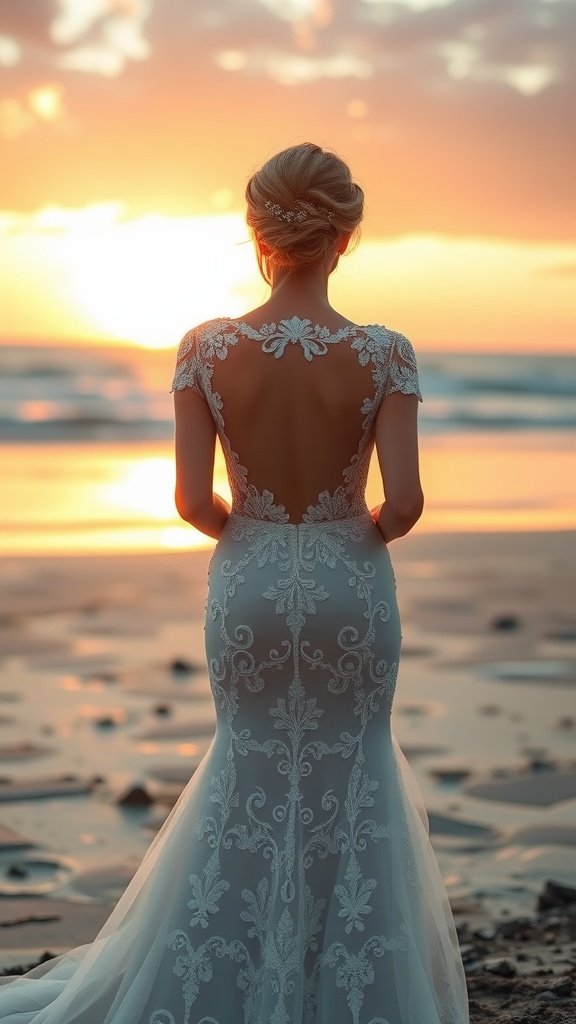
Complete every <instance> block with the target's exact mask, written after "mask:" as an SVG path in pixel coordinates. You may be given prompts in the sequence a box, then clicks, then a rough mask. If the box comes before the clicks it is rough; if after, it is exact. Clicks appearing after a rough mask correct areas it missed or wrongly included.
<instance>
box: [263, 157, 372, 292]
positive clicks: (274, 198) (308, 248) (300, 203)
mask: <svg viewBox="0 0 576 1024" xmlns="http://www.w3.org/2000/svg"><path fill="white" fill-rule="evenodd" d="M246 204H247V212H246V219H247V221H248V224H249V225H250V227H251V229H252V231H253V233H254V235H255V238H256V240H257V241H259V242H264V243H265V244H266V246H267V247H268V249H269V255H266V256H263V255H262V253H261V252H260V250H259V249H258V265H259V267H260V272H261V274H262V276H263V277H264V279H265V280H266V281H269V280H270V273H269V271H270V266H276V267H285V268H288V269H290V270H302V269H305V268H307V267H313V266H316V265H317V264H319V263H321V262H322V261H323V260H324V259H325V258H326V257H327V256H328V255H329V254H330V253H333V252H335V251H336V247H337V244H338V241H339V239H340V238H342V236H346V235H351V234H353V233H354V232H355V231H356V229H357V228H358V226H359V224H360V221H361V220H362V213H363V207H364V193H363V191H362V189H361V188H360V186H359V185H356V184H355V183H354V182H353V181H352V176H351V174H350V168H349V167H348V165H347V164H346V163H344V161H343V160H341V159H340V157H339V156H337V155H336V154H335V153H331V152H329V151H327V150H323V149H321V148H320V146H315V145H314V144H313V143H312V142H303V143H301V144H300V145H298V146H290V147H289V148H288V149H284V150H282V152H280V153H276V155H275V156H272V157H270V159H269V160H267V161H266V163H265V164H264V165H263V166H262V167H261V168H260V170H259V171H256V173H255V174H253V175H252V177H251V178H250V180H249V182H248V184H247V186H246ZM303 209H304V210H305V211H306V215H305V216H302V214H301V211H302V210H303ZM286 215H288V216H286Z"/></svg>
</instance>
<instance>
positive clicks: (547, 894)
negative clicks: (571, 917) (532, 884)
mask: <svg viewBox="0 0 576 1024" xmlns="http://www.w3.org/2000/svg"><path fill="white" fill-rule="evenodd" d="M574 903H576V889H575V888H574V887H573V886H571V885H562V883H561V882H554V881H548V882H546V883H545V885H544V888H543V890H542V892H541V893H540V894H539V896H538V902H537V908H538V910H548V909H549V908H552V907H560V908H562V909H564V908H565V907H567V906H568V905H569V904H574Z"/></svg>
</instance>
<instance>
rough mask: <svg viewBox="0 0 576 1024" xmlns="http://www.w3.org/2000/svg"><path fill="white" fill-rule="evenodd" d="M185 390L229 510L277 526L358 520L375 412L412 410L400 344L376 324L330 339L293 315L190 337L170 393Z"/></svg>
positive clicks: (222, 322) (409, 365)
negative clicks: (228, 495)
mask: <svg viewBox="0 0 576 1024" xmlns="http://www.w3.org/2000/svg"><path fill="white" fill-rule="evenodd" d="M320 357H321V358H320ZM183 388H191V389H192V390H193V391H196V392H197V393H198V394H200V395H201V396H202V397H203V398H204V399H205V401H206V402H207V403H208V406H209V408H210V411H211V413H212V416H213V418H214V421H215V424H216V428H217V431H218V436H219V438H220V442H221V445H222V449H223V452H224V456H225V459H226V466H227V472H228V477H229V482H230V488H231V491H232V499H233V509H234V511H235V512H236V513H239V514H241V515H244V516H248V517H250V518H254V519H259V520H266V521H271V522H277V523H287V522H302V521H303V522H310V523H313V522H325V521H332V520H335V519H344V518H349V517H352V516H355V515H358V514H360V513H361V512H362V511H363V510H365V508H366V505H365V500H364V491H365V487H366V479H367V475H368V467H369V463H370V457H371V454H372V449H373V447H374V422H375V418H376V413H377V411H378V408H379V406H380V403H381V401H382V400H383V399H384V398H385V397H386V396H388V395H390V394H392V393H393V392H395V391H399V392H402V394H406V395H409V394H413V395H417V396H418V398H419V400H420V401H421V400H422V396H421V394H420V388H419V382H418V371H417V365H416V357H415V354H414V349H413V348H412V345H411V343H410V342H409V341H408V339H407V338H405V337H404V336H403V335H402V334H398V333H397V332H395V331H391V330H389V329H388V328H386V327H383V326H381V325H378V324H371V325H368V326H357V325H349V326H345V327H343V328H341V329H340V330H338V331H335V332H331V331H330V330H329V329H328V328H327V327H324V326H320V325H318V324H316V325H312V323H311V322H310V320H306V319H300V318H299V317H297V316H294V317H292V318H291V319H284V320H281V321H280V322H279V323H278V324H276V323H270V324H264V325H263V326H262V327H260V328H259V329H256V328H254V327H252V326H250V325H249V324H247V323H244V322H242V321H237V320H231V319H227V318H220V319H216V320H210V321H208V322H207V323H204V324H201V325H199V326H197V327H195V328H193V329H192V330H190V331H188V332H187V333H186V334H185V335H184V337H183V338H182V340H181V342H180V345H179V349H178V355H177V362H176V369H175V374H174V379H173V382H172V389H171V390H172V391H174V390H181V389H183Z"/></svg>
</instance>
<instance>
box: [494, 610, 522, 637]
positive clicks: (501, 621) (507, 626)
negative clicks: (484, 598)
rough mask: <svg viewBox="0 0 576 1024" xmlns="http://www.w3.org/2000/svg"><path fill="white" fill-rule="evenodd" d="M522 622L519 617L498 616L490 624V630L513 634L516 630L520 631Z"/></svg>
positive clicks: (511, 615)
mask: <svg viewBox="0 0 576 1024" xmlns="http://www.w3.org/2000/svg"><path fill="white" fill-rule="evenodd" d="M520 626H521V622H520V619H519V618H518V616H517V615H513V614H510V615H496V617H495V618H493V619H492V621H491V623H490V629H494V630H496V631H497V632H499V633H511V632H512V631H513V630H515V629H520Z"/></svg>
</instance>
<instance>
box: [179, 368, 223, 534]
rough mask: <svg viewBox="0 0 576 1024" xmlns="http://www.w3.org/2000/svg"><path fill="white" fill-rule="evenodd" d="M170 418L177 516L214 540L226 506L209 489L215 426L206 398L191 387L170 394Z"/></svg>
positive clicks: (221, 527)
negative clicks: (171, 404) (171, 414)
mask: <svg viewBox="0 0 576 1024" xmlns="http://www.w3.org/2000/svg"><path fill="white" fill-rule="evenodd" d="M174 419H175V437H174V444H175V456H176V490H175V495H174V497H175V502H176V508H177V510H178V514H179V515H180V516H181V517H182V519H184V520H185V521H186V522H187V523H191V525H192V526H195V527H196V529H197V530H200V531H201V532H202V533H206V534H208V536H209V537H215V538H216V539H217V538H218V537H219V536H220V534H221V533H222V530H223V529H224V526H225V523H226V520H227V519H228V515H229V513H230V506H229V505H228V503H227V502H226V501H224V499H223V498H221V497H220V496H219V495H218V494H215V493H214V492H213V490H212V486H213V476H214V452H215V448H216V426H215V423H214V420H213V418H212V414H211V412H210V409H209V407H208V405H207V403H206V399H205V398H204V397H203V395H201V394H199V392H198V391H195V390H193V389H192V388H182V390H177V391H174Z"/></svg>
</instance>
